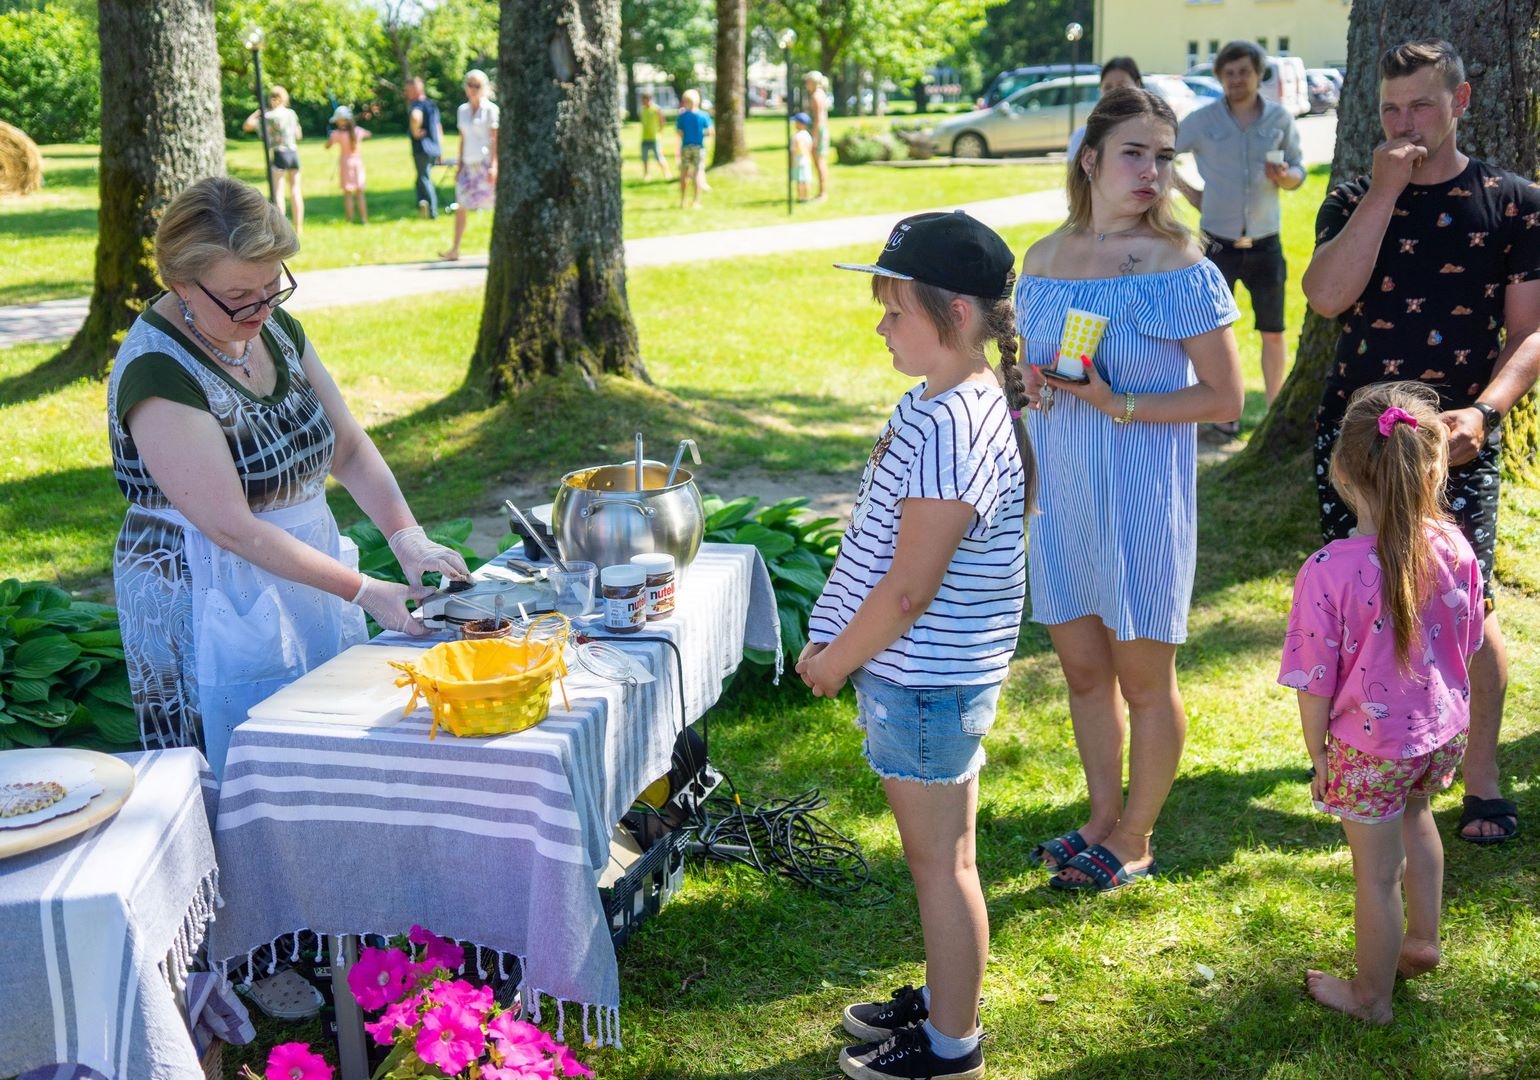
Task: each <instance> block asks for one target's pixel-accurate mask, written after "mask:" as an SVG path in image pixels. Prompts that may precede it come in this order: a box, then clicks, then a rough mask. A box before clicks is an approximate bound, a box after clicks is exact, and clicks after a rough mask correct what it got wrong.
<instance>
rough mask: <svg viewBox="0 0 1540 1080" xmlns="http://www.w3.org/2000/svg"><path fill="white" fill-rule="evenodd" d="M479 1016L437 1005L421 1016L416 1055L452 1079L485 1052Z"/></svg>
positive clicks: (471, 1012)
mask: <svg viewBox="0 0 1540 1080" xmlns="http://www.w3.org/2000/svg"><path fill="white" fill-rule="evenodd" d="M486 1048H487V1037H486V1035H485V1034H484V1033H483V1032H482V1030H481V1017H479V1016H477V1015H476V1013H475V1012H473V1011H472V1010H470V1009H466V1008H463V1007H459V1006H450V1005H440V1006H439V1007H437V1008H433V1009H429V1010H428V1011H427V1012H426V1013H424V1014H423V1018H422V1030H421V1031H419V1032H418V1033H417V1045H416V1050H417V1056H418V1057H420V1058H422V1059H423V1060H424V1061H426V1062H427V1063H428V1064H429V1065H436V1066H438V1067H439V1068H440V1069H442V1070H443V1071H444V1072H446V1073H448V1074H449V1075H451V1076H454V1075H456V1074H458V1073H459V1072H461V1071H462V1070H463V1069H464V1068H465V1067H466V1066H467V1065H469V1064H470V1063H471V1062H473V1061H475V1060H476V1059H477V1058H479V1057H481V1055H482V1054H483V1053H485V1052H486Z"/></svg>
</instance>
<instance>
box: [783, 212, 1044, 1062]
mask: <svg viewBox="0 0 1540 1080" xmlns="http://www.w3.org/2000/svg"><path fill="white" fill-rule="evenodd" d="M1013 262H1014V260H1013V258H1012V256H1011V251H1010V248H1009V247H1007V246H1006V244H1005V242H1004V241H1003V240H1001V239H1000V237H999V236H997V235H996V234H995V233H994V232H993V231H991V230H990V229H988V228H987V227H986V226H984V225H982V224H980V223H979V222H977V221H975V220H974V219H972V218H970V217H968V216H967V215H966V214H964V213H962V212H960V211H959V212H956V213H950V214H947V213H932V214H919V215H916V216H915V217H911V218H906V219H905V220H903V221H901V222H899V223H898V226H897V227H896V228H895V229H894V230H893V235H892V236H891V237H890V238H889V240H888V244H887V247H886V248H885V249H884V251H883V252H882V255H881V256H880V257H879V258H878V260H877V262H876V264H875V265H870V266H850V265H845V266H843V268H844V269H851V270H862V271H865V272H867V273H871V274H875V275H876V277H875V278H874V279H873V282H872V291H873V294H874V295H875V297H876V299H877V300H878V301H880V302H881V304H882V308H883V316H882V321H881V322H879V323H878V324H877V332H878V333H879V334H881V335H882V338H883V340H884V342H885V343H886V344H887V347H888V351H889V352H890V353H891V354H892V356H893V366H894V367H895V368H897V369H898V370H899V371H900V372H902V373H903V374H905V375H908V376H911V377H914V378H918V379H922V380H923V381H922V382H920V383H919V385H917V386H915V387H914V388H913V389H911V390H910V391H909V392H908V393H907V394H905V395H904V397H903V399H902V400H901V401H900V402H899V403H898V407H897V408H896V409H895V410H894V412H893V416H892V418H891V419H890V420H889V421H888V424H887V427H886V428H885V430H884V431H883V433H882V437H881V438H880V439H878V441H877V445H876V447H875V448H874V449H873V451H872V454H871V457H870V459H869V460H868V461H867V465H866V471H865V474H864V475H863V477H862V479H861V488H860V491H859V493H858V495H857V498H856V506H855V509H854V511H853V512H852V515H851V523H850V528H849V529H848V530H847V531H846V533H845V536H844V539H843V540H842V542H841V544H840V551H839V556H838V558H837V559H836V560H835V565H834V569H833V571H832V572H831V573H830V576H829V582H828V584H827V585H826V586H825V587H824V591H823V595H822V596H821V597H819V600H818V603H817V605H816V606H815V607H814V609H813V614H812V618H811V620H810V623H809V627H808V636H809V638H810V639H811V644H809V645H808V647H807V648H806V649H804V650H803V653H802V656H801V657H800V658H799V660H798V663H797V672H798V674H800V675H801V676H802V679H803V681H804V682H806V683H807V685H808V686H809V687H810V688H811V689H812V691H813V693H814V694H816V695H820V696H825V697H833V696H834V695H836V694H838V693H839V692H840V690H841V688H843V686H844V685H845V681H846V679H849V680H850V681H851V682H853V683H854V684H855V688H856V703H857V719H858V722H859V723H860V724H861V726H862V727H863V728H864V730H865V732H866V739H865V748H864V749H865V753H866V758H867V760H868V761H869V762H870V763H871V766H872V768H873V769H875V770H876V772H877V773H878V774H879V775H880V776H881V777H882V782H883V789H884V790H885V791H886V793H887V796H888V804H889V805H890V806H891V807H892V808H893V816H894V818H895V819H896V820H897V823H898V831H899V834H900V836H901V837H902V838H903V843H904V853H905V856H906V858H907V859H908V860H909V868H910V872H911V874H912V875H913V877H914V884H915V890H916V892H917V893H918V894H919V901H920V904H919V906H920V912H921V915H920V922H921V925H922V928H923V930H924V935H925V942H926V946H927V948H926V985H925V986H924V987H922V988H921V989H919V990H915V989H913V988H912V987H905V988H904V989H903V990H900V991H898V992H896V993H895V994H894V995H893V997H892V999H891V1000H888V1001H878V1002H873V1003H869V1004H856V1005H851V1006H850V1007H848V1008H847V1009H846V1010H845V1015H844V1026H845V1029H846V1030H847V1031H849V1032H850V1033H851V1034H852V1035H853V1036H855V1037H856V1038H857V1039H859V1040H861V1042H860V1044H858V1045H856V1046H851V1047H847V1048H846V1049H845V1051H844V1052H843V1053H842V1054H841V1057H840V1064H841V1067H842V1068H843V1069H844V1070H845V1072H846V1073H847V1074H849V1075H851V1076H861V1077H918V1076H927V1077H935V1078H938V1080H940V1078H943V1077H946V1078H957V1077H964V1078H972V1077H977V1076H981V1075H982V1074H983V1057H982V1055H981V1053H980V1051H979V1045H978V1044H979V1037H980V1034H981V1032H980V1028H979V1024H978V1018H977V1003H978V999H979V990H980V988H981V986H982V984H983V977H984V961H985V958H986V956H987V954H988V950H989V919H988V915H987V913H986V911H985V907H984V894H983V891H982V890H981V888H980V886H979V877H978V869H977V867H976V866H975V864H974V855H973V852H974V814H975V811H976V809H977V806H978V772H979V769H980V768H981V767H982V765H983V763H984V751H983V748H982V745H981V743H982V739H983V736H984V734H985V733H986V732H987V731H988V730H989V727H990V725H991V724H992V723H993V722H994V715H995V703H996V701H997V700H998V698H999V695H1000V686H1001V684H1002V683H1003V682H1004V681H1005V676H1006V674H1007V669H1008V664H1009V662H1010V658H1011V654H1012V653H1013V652H1014V651H1015V648H1016V635H1017V632H1018V630H1019V629H1020V625H1021V610H1022V601H1023V595H1024V592H1025V588H1026V564H1025V555H1024V551H1023V546H1022V545H1023V519H1024V514H1025V510H1026V507H1027V504H1028V501H1029V494H1028V477H1029V476H1031V475H1032V472H1033V470H1032V466H1031V456H1030V452H1029V450H1028V448H1027V445H1026V442H1025V439H1024V437H1023V435H1022V433H1021V430H1020V424H1019V422H1017V419H1016V418H1018V417H1019V416H1020V411H1019V408H1014V407H1013V406H1008V405H1007V402H1006V396H1005V393H1004V392H1003V391H1002V389H1001V385H1000V381H999V380H998V379H997V378H996V377H995V374H994V371H993V370H992V369H991V367H990V365H989V361H988V360H987V359H986V357H985V353H984V344H985V341H986V339H988V338H993V339H994V340H995V341H996V342H997V343H998V344H999V346H1000V350H1001V363H1002V365H1004V366H1006V367H1010V366H1012V365H1014V363H1015V360H1016V338H1015V333H1014V326H1013V316H1012V311H1011V303H1010V299H1009V297H1010V287H1011V282H1012V279H1013V276H1014V275H1013V274H1012V272H1011V267H1012V263H1013ZM1007 385H1008V386H1011V387H1012V388H1013V389H1012V393H1013V394H1014V393H1015V389H1014V388H1015V387H1018V386H1019V385H1020V379H1019V378H1018V379H1011V380H1007ZM1024 457H1025V460H1026V466H1025V468H1024V467H1023V460H1024Z"/></svg>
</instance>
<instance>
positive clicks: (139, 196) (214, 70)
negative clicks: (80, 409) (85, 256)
mask: <svg viewBox="0 0 1540 1080" xmlns="http://www.w3.org/2000/svg"><path fill="white" fill-rule="evenodd" d="M98 13H99V34H100V39H101V54H102V149H101V175H100V180H99V190H100V198H101V208H100V210H99V211H98V214H97V240H96V283H95V286H94V287H93V289H92V292H91V307H90V311H89V313H88V314H87V315H86V321H85V325H84V326H82V327H81V328H80V331H79V333H77V334H76V335H75V338H74V340H73V341H71V342H70V343H69V345H68V346H66V348H65V350H64V352H62V353H61V354H60V355H59V357H58V358H57V360H56V363H58V364H60V365H62V366H64V367H67V368H69V369H72V370H74V371H77V372H79V373H80V374H83V375H92V376H95V377H98V378H99V377H101V376H104V375H105V374H106V373H107V371H108V369H109V368H110V367H111V361H112V357H113V355H114V354H115V353H116V352H117V348H118V343H119V342H120V341H122V339H123V334H124V332H125V331H126V330H127V329H128V327H129V324H131V323H132V322H133V321H134V318H135V317H136V316H137V315H138V314H139V313H140V312H141V311H143V310H144V308H145V306H146V305H147V304H148V303H149V301H150V300H151V299H152V298H153V297H154V296H155V294H156V293H158V292H160V290H161V284H160V279H159V278H158V277H156V274H155V259H154V257H153V254H152V252H153V243H154V238H155V228H156V225H157V224H158V223H159V221H160V216H161V214H162V213H164V212H165V209H166V207H167V205H168V204H170V202H171V200H172V199H173V198H174V197H175V196H176V195H177V193H178V192H180V191H181V190H182V189H183V188H185V187H186V186H187V185H188V184H191V183H192V182H193V181H194V180H201V179H202V178H203V177H205V176H223V175H224V174H225V136H224V124H223V118H222V117H221V115H220V105H219V53H218V50H217V48H216V46H215V39H214V4H213V0H160V2H157V3H155V4H141V3H134V2H131V0H100V4H99V5H98Z"/></svg>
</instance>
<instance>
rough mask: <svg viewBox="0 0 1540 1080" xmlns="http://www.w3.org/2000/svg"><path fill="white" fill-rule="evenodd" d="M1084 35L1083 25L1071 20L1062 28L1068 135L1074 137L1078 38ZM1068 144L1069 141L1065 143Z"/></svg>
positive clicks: (1078, 56)
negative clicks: (1066, 58) (1066, 47)
mask: <svg viewBox="0 0 1540 1080" xmlns="http://www.w3.org/2000/svg"><path fill="white" fill-rule="evenodd" d="M1084 36H1085V27H1083V26H1081V25H1080V24H1079V23H1077V22H1072V23H1070V24H1069V25H1068V26H1066V27H1065V28H1064V40H1065V41H1068V42H1069V135H1070V138H1071V139H1073V138H1074V137H1075V101H1076V99H1077V98H1079V97H1080V87H1079V85H1078V84H1076V82H1075V78H1076V76H1077V75H1079V74H1080V71H1079V68H1080V39H1081V38H1082V37H1084ZM1064 145H1065V146H1068V145H1069V143H1067V142H1066V143H1065V144H1064Z"/></svg>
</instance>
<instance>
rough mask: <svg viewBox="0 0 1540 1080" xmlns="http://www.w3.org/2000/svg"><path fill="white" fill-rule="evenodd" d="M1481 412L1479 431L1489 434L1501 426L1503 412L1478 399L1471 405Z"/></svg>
mask: <svg viewBox="0 0 1540 1080" xmlns="http://www.w3.org/2000/svg"><path fill="white" fill-rule="evenodd" d="M1471 408H1473V409H1475V410H1476V411H1477V412H1479V413H1480V414H1481V433H1482V434H1483V435H1490V434H1492V432H1494V431H1496V430H1497V429H1498V428H1500V427H1501V426H1502V423H1503V414H1502V413H1500V412H1498V411H1497V410H1496V409H1495V408H1493V407H1492V406H1491V405H1488V404H1487V403H1486V402H1484V401H1478V402H1476V403H1475V404H1473V405H1472V406H1471Z"/></svg>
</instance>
